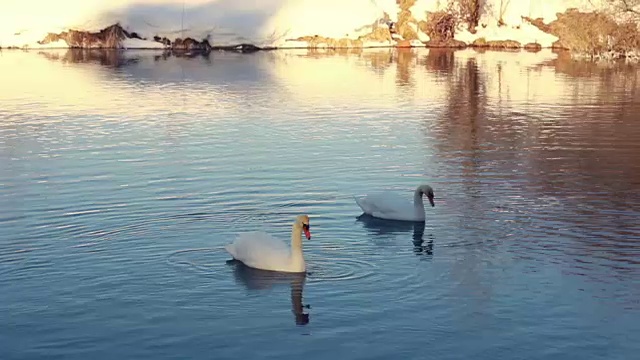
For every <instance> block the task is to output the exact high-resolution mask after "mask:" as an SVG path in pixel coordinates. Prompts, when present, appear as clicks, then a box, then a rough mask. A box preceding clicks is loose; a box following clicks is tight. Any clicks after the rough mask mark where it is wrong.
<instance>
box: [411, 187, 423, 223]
mask: <svg viewBox="0 0 640 360" xmlns="http://www.w3.org/2000/svg"><path fill="white" fill-rule="evenodd" d="M413 211H414V213H415V217H416V219H417V220H424V201H423V200H422V191H420V189H416V191H415V192H414V193H413Z"/></svg>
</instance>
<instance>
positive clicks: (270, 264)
mask: <svg viewBox="0 0 640 360" xmlns="http://www.w3.org/2000/svg"><path fill="white" fill-rule="evenodd" d="M309 230H310V229H309V216H307V215H300V216H297V217H296V221H295V222H294V223H293V229H292V230H291V248H289V247H288V246H287V244H285V243H284V242H283V241H282V240H279V239H276V238H274V237H272V236H271V235H269V234H267V233H264V232H258V231H255V232H250V233H244V234H240V235H239V236H238V237H237V238H236V239H235V240H234V241H233V242H232V243H231V244H228V245H226V246H225V247H224V248H225V250H227V252H228V253H229V254H231V256H233V258H234V259H235V260H238V261H241V262H242V263H243V264H245V265H247V266H249V267H252V268H255V269H262V270H271V271H280V272H293V273H302V272H306V265H305V262H304V256H303V255H302V233H303V232H304V234H305V236H306V237H307V240H310V239H311V233H310V231H309Z"/></svg>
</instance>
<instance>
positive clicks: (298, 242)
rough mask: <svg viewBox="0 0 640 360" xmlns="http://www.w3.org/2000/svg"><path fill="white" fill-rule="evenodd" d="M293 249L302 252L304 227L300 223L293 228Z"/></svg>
mask: <svg viewBox="0 0 640 360" xmlns="http://www.w3.org/2000/svg"><path fill="white" fill-rule="evenodd" d="M291 251H300V252H302V229H301V228H300V226H298V224H293V227H292V228H291Z"/></svg>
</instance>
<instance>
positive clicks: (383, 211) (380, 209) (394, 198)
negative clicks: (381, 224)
mask: <svg viewBox="0 0 640 360" xmlns="http://www.w3.org/2000/svg"><path fill="white" fill-rule="evenodd" d="M422 195H427V198H428V199H429V203H431V206H435V204H434V202H433V198H434V196H433V189H432V188H431V186H429V185H420V186H418V188H417V189H416V191H415V192H414V194H413V204H411V202H409V201H408V200H406V199H404V198H403V197H401V196H399V195H397V194H395V193H392V192H381V193H377V194H371V195H365V196H362V197H359V198H358V197H355V196H354V198H355V200H356V204H358V206H360V208H361V209H362V211H364V213H365V214H367V215H371V216H373V217H377V218H381V219H387V220H402V221H424V219H425V216H424V203H423V202H422Z"/></svg>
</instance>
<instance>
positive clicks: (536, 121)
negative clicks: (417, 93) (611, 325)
mask: <svg viewBox="0 0 640 360" xmlns="http://www.w3.org/2000/svg"><path fill="white" fill-rule="evenodd" d="M430 55H431V54H430ZM449 60H450V58H448V57H446V55H443V54H442V53H439V54H438V53H434V54H433V56H431V58H429V57H427V58H426V59H425V61H424V64H425V65H427V67H428V68H430V69H432V70H437V71H440V72H442V73H444V74H448V79H447V83H446V85H445V86H447V91H448V96H447V98H448V99H449V100H448V102H447V104H446V107H445V110H444V111H443V113H442V115H441V116H439V117H438V119H437V122H436V124H435V125H434V124H430V126H429V131H430V133H429V135H428V136H429V137H430V138H433V140H432V141H434V142H435V144H434V145H433V146H434V148H435V150H436V151H437V152H438V155H437V156H438V157H440V158H443V159H448V161H449V162H450V163H451V164H456V163H458V164H460V174H459V176H460V181H461V184H462V186H463V190H464V191H465V193H466V194H467V195H466V196H465V199H464V200H463V201H464V203H465V205H464V206H461V207H460V208H459V209H456V211H459V212H460V215H461V216H462V217H463V218H466V219H469V218H471V219H476V223H477V226H479V227H482V228H484V225H481V224H485V223H486V220H482V219H483V218H485V217H486V216H487V212H488V211H490V209H487V207H486V205H488V202H489V201H491V200H492V199H495V197H494V196H491V195H489V193H488V191H490V189H491V188H493V189H494V190H496V192H497V193H502V196H505V195H513V196H514V197H516V198H519V199H521V200H520V201H526V204H527V205H526V209H523V210H526V211H527V212H528V213H530V214H532V215H533V216H534V219H533V220H532V219H529V220H527V221H528V222H527V224H528V225H527V224H522V225H521V226H524V227H525V228H526V227H527V226H530V225H531V224H532V223H533V221H535V222H536V224H537V225H536V226H546V225H548V224H546V223H547V222H548V221H554V222H555V225H552V227H557V226H559V225H558V223H560V224H562V226H563V227H566V228H567V229H569V230H568V232H570V233H572V234H574V235H572V236H570V237H568V236H565V235H558V236H559V237H561V238H563V239H565V241H566V242H565V243H563V244H558V246H560V249H561V250H562V251H566V253H571V257H576V256H577V257H581V256H583V257H590V258H591V257H593V256H595V254H598V257H600V256H602V257H606V258H607V261H611V262H612V263H613V265H612V266H613V267H617V268H618V269H617V270H616V271H624V270H620V268H621V267H625V266H627V265H628V264H633V263H634V260H631V259H632V257H631V255H630V254H631V252H633V251H637V250H638V249H640V241H638V240H637V239H638V238H639V236H640V231H639V230H638V229H637V228H636V229H635V230H634V229H633V226H634V225H633V224H634V223H635V222H637V221H636V220H634V217H637V210H633V209H638V208H640V195H639V194H640V162H639V161H637V159H638V155H637V154H640V123H638V119H639V118H638V114H640V90H639V87H638V78H639V76H640V69H638V68H637V67H631V66H627V65H624V64H610V65H608V66H603V65H602V64H595V63H585V62H577V61H572V60H570V59H563V58H559V59H556V60H553V61H550V62H546V63H543V64H540V65H539V66H537V67H536V69H531V68H524V67H516V69H517V70H516V71H520V73H519V74H520V76H521V77H522V79H523V81H527V77H528V76H529V75H528V74H529V71H540V69H545V68H547V71H548V69H549V68H551V69H552V70H553V72H552V74H553V75H552V76H550V77H549V79H546V78H545V77H540V78H537V80H535V81H545V80H546V81H549V82H548V86H550V87H558V86H559V87H563V88H560V89H554V90H556V91H555V92H557V93H559V94H561V98H558V99H557V102H555V101H554V100H548V99H549V98H547V100H545V101H535V98H534V99H532V100H531V101H529V102H520V103H515V102H513V101H509V100H507V101H505V99H509V97H510V95H511V94H510V91H511V89H510V87H511V88H514V84H513V83H506V81H505V79H514V76H513V74H511V76H507V75H509V74H507V73H506V72H507V71H514V70H515V69H514V68H513V67H512V68H509V67H508V66H501V63H498V64H496V65H492V67H486V68H485V67H482V68H479V67H478V66H477V64H476V62H475V61H474V59H473V58H471V59H469V58H467V59H460V60H455V61H454V62H453V65H451V62H450V61H449ZM502 63H503V64H506V62H505V61H503V62H502ZM553 76H555V77H553ZM516 77H517V76H516ZM551 80H553V81H551ZM531 81H534V80H531ZM489 82H491V83H489ZM489 89H491V90H492V92H491V93H488V90H489ZM447 176H448V177H449V178H451V177H454V178H455V176H456V174H447ZM496 187H501V188H502V189H496ZM483 194H484V195H483ZM550 199H553V201H554V203H553V206H550V205H545V204H546V203H547V202H548V201H549V200H550ZM501 201H507V200H506V198H505V200H501ZM474 204H475V205H474ZM524 204H525V203H524V202H522V203H519V204H516V205H515V206H519V207H522V206H525V205H524ZM607 213H609V214H608V215H607ZM489 216H495V215H489ZM550 226H551V225H550ZM487 230H490V229H489V228H488V229H487ZM494 230H496V229H494ZM494 230H490V231H489V232H490V233H489V235H491V236H495V235H496V234H495V231H494ZM530 230H531V231H535V229H530ZM552 230H553V229H551V230H549V231H552ZM524 236H525V238H523V239H519V240H520V241H522V242H523V243H524V242H531V241H533V240H534V238H536V237H539V239H538V240H539V241H541V242H543V243H544V242H547V241H551V242H553V241H557V239H553V240H550V239H549V234H548V233H547V234H533V233H530V232H529V233H527V234H526V235H524ZM634 238H635V240H633V239H634ZM603 247H604V248H607V250H606V251H603ZM564 261H566V259H564ZM471 262H472V261H467V265H465V266H469V267H472V264H471ZM635 262H636V263H637V261H635ZM624 264H627V265H624ZM627 269H628V268H627ZM469 275H470V276H471V275H472V274H471V273H470V274H469Z"/></svg>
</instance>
